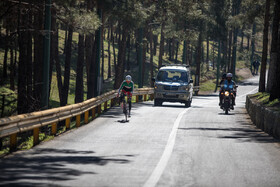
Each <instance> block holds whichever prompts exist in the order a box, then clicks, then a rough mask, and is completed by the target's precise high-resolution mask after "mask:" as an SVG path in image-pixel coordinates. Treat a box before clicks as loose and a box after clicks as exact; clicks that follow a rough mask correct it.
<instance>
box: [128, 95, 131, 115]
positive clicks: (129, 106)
mask: <svg viewBox="0 0 280 187" xmlns="http://www.w3.org/2000/svg"><path fill="white" fill-rule="evenodd" d="M130 111H131V97H129V98H128V115H129V116H130Z"/></svg>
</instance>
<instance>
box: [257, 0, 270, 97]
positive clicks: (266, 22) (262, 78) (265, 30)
mask: <svg viewBox="0 0 280 187" xmlns="http://www.w3.org/2000/svg"><path fill="white" fill-rule="evenodd" d="M265 4H266V5H265V17H264V28H263V51H262V61H261V72H260V80H259V92H265V79H266V60H267V48H268V28H269V17H270V15H269V10H270V0H266V3H265Z"/></svg>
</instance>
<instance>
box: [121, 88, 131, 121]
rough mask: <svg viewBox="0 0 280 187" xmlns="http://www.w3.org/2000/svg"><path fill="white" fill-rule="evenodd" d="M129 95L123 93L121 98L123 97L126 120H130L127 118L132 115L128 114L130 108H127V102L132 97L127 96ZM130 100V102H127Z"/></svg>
mask: <svg viewBox="0 0 280 187" xmlns="http://www.w3.org/2000/svg"><path fill="white" fill-rule="evenodd" d="M126 97H127V95H126V94H125V93H122V94H121V98H122V109H123V113H124V116H125V122H128V120H127V118H128V117H130V115H129V114H128V109H127V103H128V102H129V100H130V99H131V98H130V97H129V98H127V99H126ZM127 101H128V102H127Z"/></svg>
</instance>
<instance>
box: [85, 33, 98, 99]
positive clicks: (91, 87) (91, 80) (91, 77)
mask: <svg viewBox="0 0 280 187" xmlns="http://www.w3.org/2000/svg"><path fill="white" fill-rule="evenodd" d="M96 32H97V31H96ZM96 52H97V38H95V40H94V43H93V46H92V49H91V58H90V64H89V73H88V94H87V99H91V98H93V97H94V88H95V87H96V85H95V74H96V73H97V69H96Z"/></svg>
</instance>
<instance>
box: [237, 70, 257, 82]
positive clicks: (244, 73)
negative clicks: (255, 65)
mask: <svg viewBox="0 0 280 187" xmlns="http://www.w3.org/2000/svg"><path fill="white" fill-rule="evenodd" d="M236 76H237V77H238V79H239V80H243V79H249V78H251V77H253V75H252V73H251V71H250V69H249V68H242V69H237V70H236Z"/></svg>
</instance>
